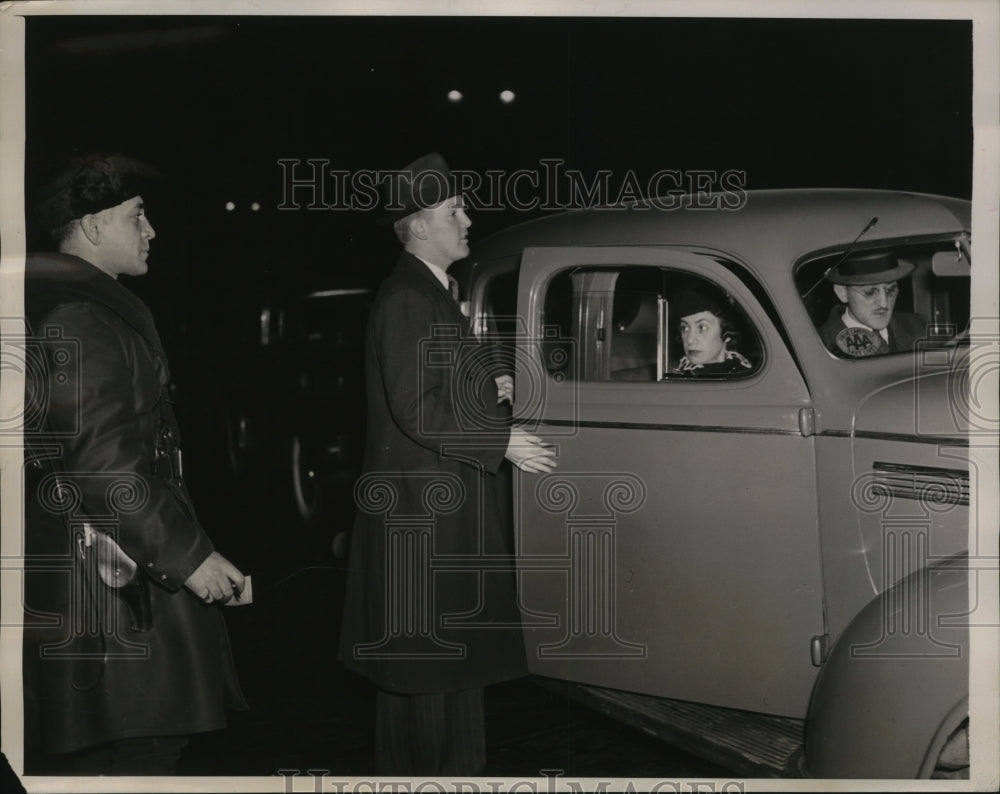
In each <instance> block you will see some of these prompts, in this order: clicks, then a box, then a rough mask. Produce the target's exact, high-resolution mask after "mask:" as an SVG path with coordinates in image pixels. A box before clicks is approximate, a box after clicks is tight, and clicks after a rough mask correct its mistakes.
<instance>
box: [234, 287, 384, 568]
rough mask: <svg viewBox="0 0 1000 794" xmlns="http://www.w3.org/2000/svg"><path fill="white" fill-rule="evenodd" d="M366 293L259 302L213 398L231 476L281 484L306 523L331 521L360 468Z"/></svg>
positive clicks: (340, 291) (339, 291)
mask: <svg viewBox="0 0 1000 794" xmlns="http://www.w3.org/2000/svg"><path fill="white" fill-rule="evenodd" d="M371 295H372V291H371V290H370V289H368V288H366V287H335V288H330V289H314V290H308V291H303V292H298V293H294V294H292V295H291V296H288V297H272V298H269V299H268V300H266V301H264V302H263V303H261V304H260V306H259V312H258V314H257V317H256V318H255V322H254V324H253V326H254V327H253V332H252V334H249V336H252V339H251V340H250V341H249V342H247V340H245V339H242V341H241V344H240V345H239V349H240V355H239V357H238V358H237V357H234V361H237V362H238V366H235V367H232V371H231V372H230V373H229V374H230V376H231V377H229V378H227V379H226V383H227V387H226V389H225V396H224V398H223V399H222V400H221V401H220V402H221V404H222V405H224V406H225V416H224V417H223V419H222V421H223V422H224V426H225V429H226V442H225V443H226V450H227V460H228V467H229V471H230V474H231V475H232V477H233V478H235V479H236V480H244V481H249V480H251V478H253V477H257V478H259V477H260V476H262V475H263V476H266V477H268V479H269V480H270V481H272V482H276V483H280V485H281V487H282V488H284V490H285V491H286V495H287V497H288V501H289V502H290V503H291V505H292V506H293V508H294V510H295V513H296V515H297V516H298V518H299V519H300V520H301V522H302V524H303V525H304V526H305V527H307V528H309V529H321V528H330V529H333V528H334V525H335V523H336V522H335V521H334V519H335V517H336V515H337V512H338V510H339V507H340V506H342V505H344V504H347V505H350V503H351V498H352V497H351V494H352V489H353V486H354V481H355V479H356V478H357V476H358V475H359V473H360V470H361V462H362V455H363V443H364V416H365V392H364V388H365V387H364V332H365V326H366V323H367V316H368V307H369V304H370V302H371ZM245 325H246V326H247V327H250V325H249V323H246V324H245ZM247 348H249V350H247ZM345 551H346V549H341V550H340V551H339V553H338V556H342V554H343V553H344V552H345Z"/></svg>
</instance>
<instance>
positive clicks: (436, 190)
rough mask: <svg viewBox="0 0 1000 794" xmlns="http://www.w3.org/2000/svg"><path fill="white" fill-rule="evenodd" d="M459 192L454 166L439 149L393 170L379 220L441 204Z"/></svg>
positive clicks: (391, 219) (395, 218)
mask: <svg viewBox="0 0 1000 794" xmlns="http://www.w3.org/2000/svg"><path fill="white" fill-rule="evenodd" d="M457 194H458V188H457V187H456V185H455V180H454V178H453V177H452V173H451V169H450V168H449V167H448V164H447V163H446V162H445V161H444V158H443V157H442V156H441V155H440V154H438V153H437V152H431V153H430V154H427V155H424V156H423V157H421V158H419V159H418V160H414V161H413V162H412V163H410V164H409V165H408V166H406V167H405V168H404V169H403V170H402V171H398V172H393V173H392V174H391V175H390V177H389V179H387V180H386V181H385V183H384V184H383V185H382V209H383V215H382V217H380V218H379V219H378V222H379V224H382V225H385V224H389V223H394V222H395V221H398V220H399V219H400V218H405V217H406V216H407V215H412V214H413V213H414V212H417V211H418V210H423V209H427V208H428V207H434V206H436V205H438V204H440V203H441V202H442V201H446V200H447V199H449V198H451V197H452V196H455V195H457Z"/></svg>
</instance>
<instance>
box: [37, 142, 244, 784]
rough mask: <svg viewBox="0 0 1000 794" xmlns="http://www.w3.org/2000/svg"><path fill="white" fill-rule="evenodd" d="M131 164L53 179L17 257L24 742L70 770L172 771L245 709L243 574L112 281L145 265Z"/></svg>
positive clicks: (139, 329)
mask: <svg viewBox="0 0 1000 794" xmlns="http://www.w3.org/2000/svg"><path fill="white" fill-rule="evenodd" d="M147 171H148V169H146V168H145V167H144V166H142V165H141V164H139V163H137V162H136V161H131V160H129V159H127V158H124V157H121V156H116V155H113V156H110V157H93V158H84V159H82V160H79V161H77V162H74V163H73V164H72V165H71V166H70V167H69V168H68V169H67V170H65V171H63V172H62V173H60V174H59V176H58V177H56V179H55V180H53V182H52V183H51V184H50V185H48V186H47V187H46V188H45V189H44V190H42V191H41V195H40V197H39V199H38V205H37V206H38V211H37V216H36V217H37V222H38V223H40V224H41V226H40V228H44V229H49V230H52V237H53V240H54V242H55V243H56V247H57V248H58V252H57V253H39V254H35V255H32V256H30V257H29V259H28V262H27V267H26V276H25V305H26V315H27V320H28V324H29V328H30V331H32V332H33V333H34V341H33V343H32V347H31V348H29V350H31V351H33V364H32V365H30V366H29V367H28V374H27V377H26V380H27V386H26V395H25V397H26V399H25V404H26V411H25V422H24V424H25V429H24V432H25V447H26V449H25V475H26V476H25V508H26V521H25V539H26V566H25V567H26V590H25V596H26V610H25V624H26V626H25V631H24V657H23V658H24V696H25V723H26V724H25V737H26V744H27V746H28V747H29V748H32V752H33V753H35V754H36V755H37V753H38V750H40V751H41V752H42V753H43V754H44V753H61V754H62V753H74V754H75V756H74V771H75V772H76V773H78V774H105V773H107V774H172V773H173V772H174V771H175V764H176V761H177V760H178V758H179V756H180V753H181V751H182V749H183V747H184V745H185V744H187V742H188V737H190V735H191V734H195V733H200V732H204V731H211V730H215V729H218V728H222V727H224V726H225V725H226V718H225V709H226V708H227V707H235V708H246V703H245V701H244V699H243V695H242V693H241V691H240V687H239V683H238V681H237V678H236V671H235V667H234V664H233V659H232V655H231V653H230V648H229V640H228V637H227V634H226V628H225V623H224V619H223V616H222V614H221V610H220V609H219V608H218V606H219V604H220V603H222V602H225V601H227V600H228V599H229V598H232V597H238V595H239V594H240V591H241V589H242V588H243V586H244V577H243V574H242V573H241V572H240V571H239V570H238V569H237V568H236V566H234V565H233V564H232V563H230V562H229V561H228V560H226V559H225V558H224V557H223V556H222V555H220V554H219V553H218V552H217V551H215V549H214V548H213V545H212V542H211V540H210V539H209V537H208V535H207V534H206V533H205V530H204V529H203V528H202V527H201V525H200V524H199V522H198V518H197V516H196V514H195V510H194V506H193V504H192V502H191V497H190V495H189V494H188V491H187V488H186V486H185V483H184V480H183V477H182V470H181V454H180V432H179V429H178V427H177V422H176V419H175V417H174V412H173V410H172V408H171V401H170V392H169V389H168V386H169V378H170V374H169V369H168V366H167V359H166V356H165V355H164V352H163V347H162V345H161V343H160V338H159V336H158V334H157V331H156V326H155V324H154V322H153V317H152V315H151V314H150V312H149V310H148V309H147V307H146V306H145V304H143V302H142V301H140V300H139V299H138V298H137V297H136V296H135V295H134V294H133V293H132V292H131V291H129V290H128V289H127V288H126V287H125V286H123V285H122V284H121V283H120V281H119V276H123V275H127V276H139V275H142V274H143V273H145V272H146V270H147V264H146V259H147V256H148V254H149V247H150V241H151V240H152V239H153V237H154V231H153V227H152V226H151V225H150V222H149V219H148V218H147V217H146V214H145V207H144V204H143V197H142V195H141V187H140V183H141V180H142V179H143V177H144V176H146V175H147ZM29 358H31V357H30V356H29ZM28 757H29V758H31V757H33V756H32V755H31V753H29V754H28ZM40 758H41V759H42V760H39V763H40V764H42V765H44V764H45V763H48V762H47V761H45V760H44V756H40ZM29 771H31V770H29ZM35 771H38V770H35ZM42 771H44V770H42Z"/></svg>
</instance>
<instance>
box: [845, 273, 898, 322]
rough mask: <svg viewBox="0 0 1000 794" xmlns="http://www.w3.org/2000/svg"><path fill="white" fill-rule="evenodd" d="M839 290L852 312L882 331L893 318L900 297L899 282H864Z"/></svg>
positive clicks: (860, 319)
mask: <svg viewBox="0 0 1000 794" xmlns="http://www.w3.org/2000/svg"><path fill="white" fill-rule="evenodd" d="M842 290H843V291H841V290H837V293H838V296H839V297H840V300H841V301H843V302H844V303H846V304H847V306H848V308H849V309H850V310H851V314H853V315H854V317H855V318H856V319H857V320H858V321H859V322H861V323H864V324H865V325H867V326H868V327H869V328H871V329H873V330H875V331H881V330H882V329H883V328H885V327H886V326H887V325H888V324H889V320H891V319H892V311H893V308H894V307H895V306H896V298H898V297H899V284H898V283H897V282H895V281H891V282H889V283H887V284H864V285H862V286H851V287H843V288H842Z"/></svg>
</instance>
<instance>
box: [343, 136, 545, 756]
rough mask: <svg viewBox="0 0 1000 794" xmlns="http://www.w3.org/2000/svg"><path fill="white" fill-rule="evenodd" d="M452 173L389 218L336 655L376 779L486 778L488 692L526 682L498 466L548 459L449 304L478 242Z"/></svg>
mask: <svg viewBox="0 0 1000 794" xmlns="http://www.w3.org/2000/svg"><path fill="white" fill-rule="evenodd" d="M450 177H451V174H450V171H449V169H448V166H447V165H446V164H445V162H444V160H443V159H442V158H441V157H440V155H437V154H432V155H428V156H426V157H423V158H421V159H420V160H418V161H416V162H414V163H413V164H411V165H410V166H408V167H407V168H406V169H404V170H403V171H402V172H401V176H400V178H399V180H398V182H397V183H396V185H395V189H394V190H392V191H390V197H389V201H390V207H389V212H388V213H387V216H386V217H387V218H389V219H391V220H394V229H395V231H396V234H397V236H398V237H399V239H400V241H401V242H402V243H403V246H404V249H405V250H404V251H403V253H402V255H401V256H400V258H399V261H398V263H397V264H396V267H395V269H394V270H393V271H392V273H391V274H390V275H389V276H388V278H387V279H386V280H385V281H384V282H383V284H382V286H381V288H380V289H379V292H378V294H377V295H376V297H375V301H374V303H373V306H372V310H371V314H370V318H369V324H368V330H367V341H366V353H365V366H366V387H367V396H368V428H367V438H366V448H365V463H364V473H363V476H362V478H361V479H360V481H359V483H358V486H357V489H356V492H355V495H356V502H357V507H358V518H357V520H356V523H355V527H354V534H353V538H352V542H351V557H350V563H349V573H348V581H347V594H346V600H345V606H344V618H343V628H342V635H341V645H340V655H341V659H342V660H343V662H344V664H345V665H346V666H347V667H348V668H349V669H351V670H354V671H356V672H358V673H360V674H362V675H364V676H366V677H368V678H369V679H371V680H372V681H373V682H374V683H375V684H376V686H377V703H376V738H375V754H376V759H375V760H376V772H377V773H378V774H387V775H477V774H481V772H482V770H483V766H484V764H485V741H484V727H483V690H482V687H483V686H484V685H486V684H490V683H494V682H499V681H504V680H509V679H511V678H515V677H518V676H521V675H524V674H525V672H526V659H525V649H524V641H523V637H522V634H521V627H520V617H519V612H518V608H517V598H516V586H515V578H514V572H513V564H512V555H513V542H512V529H511V523H510V518H509V516H510V505H509V499H510V495H509V491H508V490H507V489H505V488H503V487H502V486H501V484H500V483H501V479H502V478H501V477H498V472H499V471H500V469H501V464H502V463H503V461H504V460H505V459H506V460H509V461H511V462H512V463H513V464H514V465H515V466H518V467H519V468H521V469H522V470H524V471H529V472H546V471H550V470H551V469H552V468H553V467H554V465H555V462H554V454H553V452H552V451H551V450H550V449H549V448H548V447H547V446H546V445H544V444H543V443H542V441H541V439H539V438H538V437H537V436H533V435H529V434H527V433H526V432H524V431H523V430H521V429H518V428H512V427H511V426H510V425H509V423H508V422H507V421H505V420H504V413H503V412H502V411H501V410H500V408H499V403H500V402H501V401H503V400H505V399H511V398H512V396H513V395H512V380H511V378H510V375H509V374H505V373H501V372H498V371H496V370H495V369H494V368H493V367H491V365H490V363H489V361H488V360H487V357H486V354H485V350H486V348H485V347H484V346H483V345H480V344H479V342H478V340H477V339H476V338H475V337H474V336H472V335H471V334H470V333H469V324H468V320H467V318H466V317H465V316H464V315H463V314H462V312H461V310H460V308H459V304H458V303H457V301H456V298H455V296H454V294H453V292H452V290H451V289H450V284H449V278H448V275H447V271H448V268H449V267H450V266H451V265H452V264H453V263H454V262H456V261H458V260H460V259H463V258H464V257H466V256H468V253H469V248H468V239H467V238H468V229H469V226H470V225H471V222H470V221H469V219H468V216H467V215H466V214H465V209H464V204H463V201H462V198H461V196H460V195H457V193H456V192H454V187H453V185H452V184H451V178H450Z"/></svg>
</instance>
